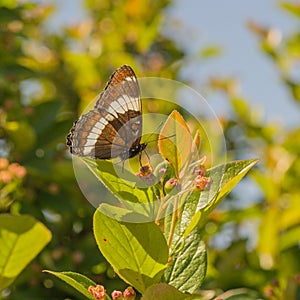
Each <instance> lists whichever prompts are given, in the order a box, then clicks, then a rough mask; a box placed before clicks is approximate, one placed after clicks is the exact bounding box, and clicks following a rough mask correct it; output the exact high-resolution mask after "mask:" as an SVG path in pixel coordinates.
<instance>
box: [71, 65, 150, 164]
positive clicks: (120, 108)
mask: <svg viewBox="0 0 300 300" xmlns="http://www.w3.org/2000/svg"><path fill="white" fill-rule="evenodd" d="M141 135H142V104H141V99H140V89H139V85H138V81H137V78H136V76H135V73H134V71H133V70H132V68H131V67H129V66H127V65H124V66H122V67H120V68H118V69H117V70H116V71H115V72H114V73H113V74H112V75H111V77H110V80H109V81H108V83H107V84H106V87H105V89H104V91H103V92H102V93H101V94H100V96H99V98H98V99H97V102H96V104H95V106H94V108H93V109H91V110H90V111H89V112H87V113H86V114H83V115H81V116H80V118H79V119H78V120H77V121H75V122H74V124H73V126H72V128H71V130H70V132H69V134H68V136H67V146H68V147H69V149H70V152H71V153H72V154H74V155H78V156H82V157H90V158H98V159H111V158H116V157H120V158H121V160H122V161H123V163H124V161H125V160H126V159H128V158H131V157H134V156H136V155H138V154H139V155H141V152H142V151H143V150H144V149H145V148H146V146H147V144H146V143H140V141H141Z"/></svg>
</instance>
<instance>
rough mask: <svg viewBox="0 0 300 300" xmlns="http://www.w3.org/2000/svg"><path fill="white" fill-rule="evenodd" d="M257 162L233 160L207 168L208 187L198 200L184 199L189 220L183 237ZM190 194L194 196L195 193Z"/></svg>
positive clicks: (254, 160)
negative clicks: (209, 181)
mask: <svg viewBox="0 0 300 300" xmlns="http://www.w3.org/2000/svg"><path fill="white" fill-rule="evenodd" d="M257 162H258V160H257V159H251V160H241V161H233V162H229V163H226V164H223V165H219V166H216V167H213V168H211V169H210V170H208V173H207V176H210V177H211V178H212V179H213V183H212V185H211V187H210V189H209V190H208V191H203V192H201V194H200V197H199V198H198V200H196V199H194V200H192V201H188V199H187V200H186V201H187V203H188V205H189V207H188V208H187V209H188V211H189V215H190V220H191V221H190V222H189V225H188V227H187V228H186V231H185V233H184V236H185V237H186V236H188V235H189V233H190V232H192V231H193V230H194V228H195V227H196V226H198V225H199V222H200V221H201V222H203V221H204V220H205V216H207V215H208V214H209V213H210V212H211V211H212V210H213V209H214V208H215V207H216V206H218V205H219V204H220V203H221V201H222V200H223V199H224V197H225V196H226V195H227V194H228V193H229V192H231V191H232V190H233V188H234V187H235V186H236V185H237V184H238V182H239V181H240V180H241V179H242V178H243V177H244V176H245V175H246V174H247V172H248V171H249V170H250V169H251V168H252V167H253V166H254V165H255V164H256V163H257ZM191 196H192V197H193V198H195V193H192V194H191ZM185 211H186V210H185Z"/></svg>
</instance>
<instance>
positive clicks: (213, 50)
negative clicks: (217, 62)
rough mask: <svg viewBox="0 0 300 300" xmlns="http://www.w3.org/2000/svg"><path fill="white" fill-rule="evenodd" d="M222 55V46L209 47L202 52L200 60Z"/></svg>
mask: <svg viewBox="0 0 300 300" xmlns="http://www.w3.org/2000/svg"><path fill="white" fill-rule="evenodd" d="M221 53H222V49H221V47H220V46H209V47H206V48H204V49H202V50H201V52H200V58H205V59H207V58H214V57H216V56H219V55H220V54H221Z"/></svg>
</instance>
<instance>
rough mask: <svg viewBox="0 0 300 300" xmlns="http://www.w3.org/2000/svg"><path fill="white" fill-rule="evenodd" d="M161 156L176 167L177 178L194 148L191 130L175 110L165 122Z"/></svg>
mask: <svg viewBox="0 0 300 300" xmlns="http://www.w3.org/2000/svg"><path fill="white" fill-rule="evenodd" d="M158 146H159V152H160V154H161V156H162V157H163V158H164V159H166V160H167V161H169V162H170V163H171V164H172V166H173V167H174V170H175V173H176V177H177V178H179V173H180V171H181V169H182V168H183V166H184V164H185V163H186V162H187V161H188V160H189V158H190V155H191V148H192V137H191V133H190V130H189V128H188V126H187V124H186V123H185V121H184V119H183V118H182V116H181V115H180V114H179V112H178V111H176V110H174V111H173V112H172V113H171V114H170V115H169V117H168V119H167V121H166V122H165V124H164V126H163V128H162V130H161V132H160V139H159V141H158Z"/></svg>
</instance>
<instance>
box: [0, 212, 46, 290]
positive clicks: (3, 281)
mask: <svg viewBox="0 0 300 300" xmlns="http://www.w3.org/2000/svg"><path fill="white" fill-rule="evenodd" d="M50 239H51V233H50V231H49V230H48V229H47V228H46V227H45V226H44V225H43V224H42V223H40V222H38V221H36V220H35V219H34V218H32V217H30V216H14V215H8V214H3V215H0V245H1V247H0V253H1V255H0V290H2V289H4V288H5V287H7V286H8V285H9V284H11V283H12V282H13V280H14V279H15V277H17V276H18V275H19V274H20V273H21V271H22V270H23V269H24V268H25V267H26V266H27V265H28V264H29V263H30V262H31V261H32V259H34V258H35V257H36V256H37V255H38V254H39V252H40V251H41V250H42V249H43V248H44V247H45V246H46V245H47V244H48V242H49V241H50Z"/></svg>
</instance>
